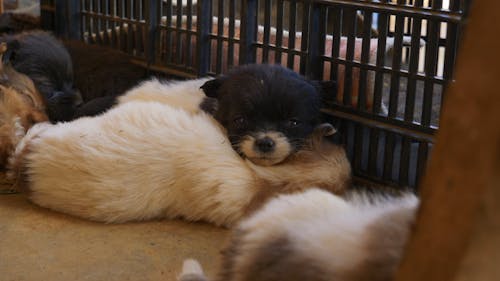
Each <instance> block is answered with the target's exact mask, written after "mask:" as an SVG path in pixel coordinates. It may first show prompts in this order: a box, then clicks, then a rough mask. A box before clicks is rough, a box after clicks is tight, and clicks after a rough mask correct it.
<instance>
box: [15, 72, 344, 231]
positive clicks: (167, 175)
mask: <svg viewBox="0 0 500 281" xmlns="http://www.w3.org/2000/svg"><path fill="white" fill-rule="evenodd" d="M205 81H206V79H198V80H192V81H187V82H177V83H170V84H165V83H161V82H159V81H157V80H152V81H148V82H145V83H143V84H142V85H140V86H138V87H137V88H135V89H132V90H131V91H130V92H128V93H127V94H126V95H125V96H124V97H122V98H121V99H120V101H119V104H118V105H117V106H115V107H114V108H112V109H111V110H109V111H107V112H106V113H104V114H102V115H100V116H97V117H92V118H89V117H87V118H81V119H78V120H75V121H73V122H70V123H59V124H56V125H51V124H47V123H44V124H40V125H36V126H35V127H33V128H32V130H30V131H29V132H28V134H27V135H26V137H25V138H24V139H23V140H22V141H21V143H20V145H19V146H18V147H17V148H16V153H15V155H14V157H13V158H12V161H11V166H12V171H11V172H12V175H13V176H15V177H17V180H18V183H19V185H20V187H21V190H24V191H26V192H27V194H28V196H29V199H30V200H31V201H32V202H34V203H35V204H37V205H40V206H43V207H46V208H50V209H53V210H57V211H60V212H64V213H68V214H72V215H75V216H79V217H82V218H87V219H90V220H95V221H102V222H108V223H111V222H125V221H134V220H147V219H152V218H176V217H183V218H185V219H187V220H191V221H196V220H204V221H208V222H212V223H214V224H217V225H224V226H230V225H231V224H233V223H234V222H236V221H237V220H238V219H239V218H241V217H242V216H243V215H244V214H245V213H246V212H247V211H248V210H249V209H251V208H254V207H255V206H258V205H259V204H261V203H262V202H264V201H265V200H266V199H267V198H269V197H272V196H273V194H276V193H288V192H294V191H296V190H301V189H303V186H312V185H315V186H320V187H322V188H324V189H327V190H329V191H332V192H341V191H342V190H343V189H344V187H345V185H346V184H347V182H348V181H349V179H350V166H349V162H348V160H347V158H346V156H345V152H344V150H343V149H342V148H341V147H338V146H336V145H332V144H329V143H325V142H322V141H321V140H320V139H321V138H318V140H313V139H311V141H310V145H309V147H308V149H304V150H301V151H299V152H297V153H296V154H295V155H292V156H291V157H289V159H288V160H287V161H285V162H284V163H282V164H281V165H276V166H273V167H260V166H255V165H253V164H252V163H250V162H248V161H245V160H243V159H242V158H241V157H240V156H239V155H238V154H237V153H236V152H235V151H234V150H233V148H232V147H231V144H230V143H229V141H228V139H227V137H226V135H225V132H224V129H223V128H222V127H221V126H219V124H218V123H217V122H216V121H215V120H214V119H213V118H212V117H211V115H209V114H206V113H205V112H203V111H202V110H200V109H199V108H200V103H201V102H202V101H203V100H204V99H205V96H204V93H203V92H202V90H200V86H201V85H202V84H203V83H204V82H205ZM325 128H326V129H325ZM329 129H331V127H328V126H326V127H321V126H320V127H319V128H318V129H317V131H318V133H317V134H316V135H318V134H319V135H324V134H328V133H329V132H328V131H329ZM330 133H331V132H330ZM304 183H307V185H304Z"/></svg>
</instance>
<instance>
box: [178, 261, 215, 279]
mask: <svg viewBox="0 0 500 281" xmlns="http://www.w3.org/2000/svg"><path fill="white" fill-rule="evenodd" d="M177 280H178V281H207V280H208V279H207V278H206V277H205V275H204V273H203V269H202V268H201V265H200V263H198V261H197V260H193V259H187V260H185V261H184V263H183V264H182V272H181V274H180V275H179V276H178V277H177Z"/></svg>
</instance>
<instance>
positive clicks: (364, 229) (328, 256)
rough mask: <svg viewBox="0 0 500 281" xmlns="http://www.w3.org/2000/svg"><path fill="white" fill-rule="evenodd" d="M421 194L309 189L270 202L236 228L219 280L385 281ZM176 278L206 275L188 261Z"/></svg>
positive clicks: (398, 255)
mask: <svg viewBox="0 0 500 281" xmlns="http://www.w3.org/2000/svg"><path fill="white" fill-rule="evenodd" d="M417 206H418V199H417V197H416V196H414V195H413V194H411V193H404V194H403V195H402V196H400V197H382V196H375V197H374V196H373V195H372V196H368V195H366V194H359V193H358V194H353V195H352V196H350V198H348V199H347V200H345V199H343V198H341V197H339V196H336V195H333V194H331V193H328V192H325V191H322V190H319V189H310V190H308V191H305V192H304V193H299V194H293V195H281V196H279V197H278V198H276V199H273V200H271V201H270V202H269V203H268V204H266V205H265V206H264V207H263V208H261V209H260V210H258V211H257V212H255V213H254V214H253V215H252V216H250V217H249V218H247V219H244V220H242V222H241V223H240V224H239V225H238V226H237V227H236V228H235V230H234V233H233V236H232V238H231V241H230V244H229V246H228V248H227V249H226V250H225V251H224V252H223V262H222V270H221V272H220V274H219V276H218V278H217V279H216V280H220V281H243V280H260V281H278V280H308V281H327V280H335V281H354V280H355V281H364V280H366V281H383V280H390V279H391V277H392V274H393V273H394V271H395V269H396V267H397V265H398V264H399V261H400V258H401V255H402V253H403V248H404V245H405V244H406V240H407V238H408V236H409V232H410V226H411V225H412V223H413V221H414V215H415V211H416V209H417ZM179 280H180V281H188V280H189V281H202V280H207V278H206V277H205V276H204V274H203V270H202V268H201V266H200V265H199V264H198V263H197V262H196V261H195V260H186V261H185V262H184V266H183V271H182V273H181V275H180V276H179Z"/></svg>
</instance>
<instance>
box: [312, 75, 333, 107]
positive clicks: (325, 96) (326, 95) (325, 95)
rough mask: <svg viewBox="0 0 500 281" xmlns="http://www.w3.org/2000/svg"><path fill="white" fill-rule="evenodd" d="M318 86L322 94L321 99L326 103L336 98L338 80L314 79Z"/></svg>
mask: <svg viewBox="0 0 500 281" xmlns="http://www.w3.org/2000/svg"><path fill="white" fill-rule="evenodd" d="M312 82H313V84H314V85H315V86H316V87H317V89H318V91H319V92H320V95H321V101H322V102H323V103H324V104H325V103H331V102H333V101H334V100H335V98H336V96H337V82H336V81H333V80H331V81H312Z"/></svg>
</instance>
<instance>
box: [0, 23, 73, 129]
mask: <svg viewBox="0 0 500 281" xmlns="http://www.w3.org/2000/svg"><path fill="white" fill-rule="evenodd" d="M0 41H1V42H7V44H8V46H9V47H12V48H11V50H10V56H9V58H8V59H9V60H10V62H11V63H12V66H13V67H14V69H16V70H17V71H19V72H21V73H23V74H25V75H27V76H28V77H29V78H31V80H33V82H34V84H35V86H36V88H37V89H38V91H39V92H40V93H41V94H42V96H43V98H44V100H45V102H46V105H47V113H48V116H49V119H50V120H51V121H52V122H57V121H68V120H71V119H72V118H73V115H74V113H75V111H76V108H77V107H78V106H79V105H81V103H82V98H81V96H80V93H79V92H78V90H76V89H75V88H74V86H73V66H72V63H71V57H70V55H69V53H68V51H67V50H66V49H65V48H64V46H63V45H62V44H61V42H59V41H58V40H57V39H56V38H55V37H53V36H52V35H50V34H49V33H47V32H43V31H31V32H24V33H19V34H16V35H4V36H2V37H1V38H0Z"/></svg>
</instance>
